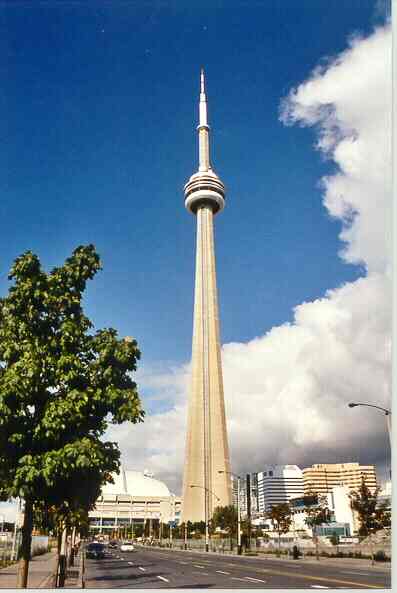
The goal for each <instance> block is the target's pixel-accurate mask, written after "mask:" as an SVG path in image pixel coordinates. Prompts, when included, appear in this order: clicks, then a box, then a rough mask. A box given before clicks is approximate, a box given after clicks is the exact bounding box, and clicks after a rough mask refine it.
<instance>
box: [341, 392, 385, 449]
mask: <svg viewBox="0 0 397 593" xmlns="http://www.w3.org/2000/svg"><path fill="white" fill-rule="evenodd" d="M348 405H349V408H356V407H357V406H364V407H366V408H376V409H377V410H381V411H382V412H384V413H385V417H386V426H387V432H388V435H389V442H390V449H392V441H391V412H390V410H387V409H386V408H382V407H381V406H375V405H374V404H363V403H361V402H357V403H355V402H351V403H350V404H348Z"/></svg>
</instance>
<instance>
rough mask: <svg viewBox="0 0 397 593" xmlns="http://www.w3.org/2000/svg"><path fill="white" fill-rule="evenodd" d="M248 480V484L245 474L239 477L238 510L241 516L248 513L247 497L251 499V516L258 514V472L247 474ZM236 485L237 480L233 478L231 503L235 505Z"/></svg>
mask: <svg viewBox="0 0 397 593" xmlns="http://www.w3.org/2000/svg"><path fill="white" fill-rule="evenodd" d="M249 477H250V480H249V484H248V480H247V476H244V477H243V476H241V478H240V512H241V516H242V517H243V518H245V517H246V516H247V514H248V504H247V502H248V497H249V498H250V501H251V509H250V510H251V517H252V518H256V517H257V516H258V514H259V504H258V474H257V473H252V474H249ZM237 487H238V480H237V478H236V477H234V478H233V504H234V506H236V507H237Z"/></svg>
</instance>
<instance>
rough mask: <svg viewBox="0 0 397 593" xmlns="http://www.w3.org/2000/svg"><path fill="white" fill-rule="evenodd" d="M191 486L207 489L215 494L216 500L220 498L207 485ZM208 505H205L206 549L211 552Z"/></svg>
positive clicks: (192, 486)
mask: <svg viewBox="0 0 397 593" xmlns="http://www.w3.org/2000/svg"><path fill="white" fill-rule="evenodd" d="M190 488H202V490H205V491H206V492H210V493H211V494H212V496H215V498H216V500H218V501H219V500H220V498H219V496H217V495H216V494H215V492H212V490H210V489H209V488H206V487H205V486H198V485H197V484H190ZM208 520H209V517H208V505H205V551H206V552H209V549H210V541H209V540H210V538H209V532H208Z"/></svg>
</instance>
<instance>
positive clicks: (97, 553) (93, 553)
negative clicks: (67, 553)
mask: <svg viewBox="0 0 397 593" xmlns="http://www.w3.org/2000/svg"><path fill="white" fill-rule="evenodd" d="M86 557H87V558H94V559H95V560H99V559H101V558H105V546H104V545H103V544H101V543H99V542H93V543H91V544H88V546H87V547H86Z"/></svg>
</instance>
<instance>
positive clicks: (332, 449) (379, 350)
mask: <svg viewBox="0 0 397 593" xmlns="http://www.w3.org/2000/svg"><path fill="white" fill-rule="evenodd" d="M280 119H281V121H282V122H283V123H284V124H286V125H293V124H298V125H301V126H313V128H314V131H315V134H316V143H315V149H316V150H318V151H320V152H321V153H322V154H323V155H324V158H327V159H330V160H331V161H333V163H334V164H335V172H334V173H333V174H331V175H329V176H327V177H325V178H323V179H322V180H319V181H320V189H319V199H322V200H323V205H324V207H325V208H326V210H327V211H328V213H329V215H330V216H332V217H334V218H337V219H339V220H340V221H342V223H343V224H342V231H341V234H340V239H341V245H342V248H341V252H340V255H341V257H342V258H343V259H344V260H345V261H346V262H350V263H355V264H360V265H362V266H363V267H364V269H365V276H364V277H362V278H360V279H358V280H357V281H355V282H351V283H347V284H344V285H343V286H339V287H330V290H329V291H328V292H327V293H326V294H325V295H323V296H322V298H319V299H317V300H315V301H313V302H305V303H302V304H301V305H299V306H298V307H296V308H295V311H294V320H293V322H292V323H290V324H284V325H282V326H279V327H274V328H272V329H271V330H270V331H269V332H268V333H267V334H265V335H264V336H261V337H258V338H255V339H254V340H251V341H249V342H248V343H231V344H225V345H224V346H223V351H222V360H223V369H224V383H225V400H226V408H227V418H228V431H229V441H230V448H231V457H232V466H233V468H234V470H235V471H237V472H246V471H255V470H260V469H261V465H262V464H263V463H271V462H276V463H277V462H280V463H297V464H299V465H300V466H302V467H304V466H305V465H306V464H311V463H315V462H332V461H354V460H358V461H360V462H361V463H377V464H378V466H379V467H380V466H382V465H383V466H385V465H386V466H387V465H388V460H387V447H388V442H387V436H386V432H385V425H384V420H385V419H384V417H382V414H377V413H376V411H374V410H369V409H368V408H367V409H366V408H356V409H354V410H350V409H349V408H348V407H347V403H348V402H349V401H354V400H356V401H364V402H374V403H377V404H379V405H384V406H389V405H390V376H391V357H390V351H391V288H390V277H389V254H388V248H387V242H386V239H385V237H386V236H387V233H388V232H389V228H388V224H389V223H388V220H389V219H390V207H391V150H390V144H391V133H390V125H391V123H390V122H391V31H390V27H389V26H385V27H380V28H378V29H377V30H375V31H374V32H373V34H371V35H370V36H368V37H367V38H358V37H355V38H352V39H351V40H350V41H349V45H348V48H347V49H346V51H344V52H343V53H341V54H340V55H339V56H337V57H336V58H334V59H333V60H328V61H327V63H326V66H321V67H319V68H317V69H316V70H315V71H314V72H313V73H312V74H311V75H310V77H309V78H308V79H307V80H306V81H304V82H302V84H300V85H299V86H298V87H297V88H295V89H292V90H291V92H290V93H289V95H288V96H287V97H286V98H285V99H283V100H282V102H281V111H280ZM188 376H189V366H188V365H186V366H184V367H181V368H179V369H175V368H171V369H170V370H168V371H167V370H165V371H164V370H162V371H161V372H160V373H152V374H150V372H146V373H144V375H143V376H142V377H141V384H142V385H143V387H145V388H148V389H149V390H151V392H152V393H153V396H154V397H156V393H158V394H161V393H162V392H165V393H166V394H167V400H168V402H169V409H168V410H167V411H165V412H162V413H158V414H153V415H150V416H148V417H147V418H146V420H145V423H144V424H142V425H139V426H134V427H130V426H128V425H125V426H123V427H114V428H112V429H111V430H110V435H109V436H111V437H112V438H114V439H115V440H118V441H119V443H120V447H121V450H122V453H123V463H124V464H125V465H126V466H128V467H131V468H136V469H144V468H146V467H148V468H150V469H151V470H152V471H154V472H155V474H156V475H157V476H158V477H159V478H162V479H164V480H166V481H167V483H169V485H170V486H171V487H172V488H173V489H174V490H176V491H177V492H178V493H179V492H180V483H181V475H182V467H183V457H184V443H185V430H186V401H187V393H188ZM159 397H160V395H159Z"/></svg>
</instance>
